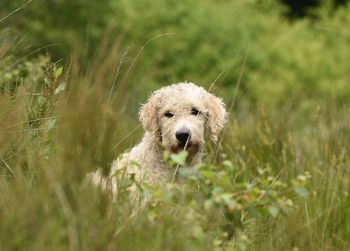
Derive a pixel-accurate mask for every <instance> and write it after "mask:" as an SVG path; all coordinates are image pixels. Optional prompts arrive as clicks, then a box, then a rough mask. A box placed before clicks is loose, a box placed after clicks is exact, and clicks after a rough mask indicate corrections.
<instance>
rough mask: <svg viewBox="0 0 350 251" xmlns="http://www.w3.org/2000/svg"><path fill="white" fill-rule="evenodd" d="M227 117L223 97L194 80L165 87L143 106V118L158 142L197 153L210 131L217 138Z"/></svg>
mask: <svg viewBox="0 0 350 251" xmlns="http://www.w3.org/2000/svg"><path fill="white" fill-rule="evenodd" d="M225 120H226V111H225V106H224V104H223V103H222V101H221V99H219V98H217V97H215V96H214V95H212V94H210V93H208V92H207V91H205V90H204V89H203V88H202V87H199V86H196V85H194V84H191V83H182V84H174V85H170V86H167V87H164V88H161V89H160V90H158V91H156V92H154V93H153V94H152V95H151V96H150V98H149V99H148V101H147V103H146V104H145V105H143V106H142V108H141V110H140V121H141V122H142V124H143V126H144V128H145V130H146V131H148V132H150V133H151V134H152V135H153V138H154V140H155V141H156V142H157V143H158V144H160V145H162V146H163V148H164V149H166V150H168V151H170V152H178V151H180V150H183V149H186V150H187V151H188V152H189V153H190V154H193V155H194V154H195V153H197V152H198V151H200V150H201V149H202V146H203V145H204V135H205V133H206V132H208V134H209V135H210V137H211V139H212V140H213V141H216V140H217V137H218V134H219V132H220V131H221V130H222V128H223V126H224V123H225Z"/></svg>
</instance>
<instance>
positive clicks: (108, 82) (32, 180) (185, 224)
mask: <svg viewBox="0 0 350 251" xmlns="http://www.w3.org/2000/svg"><path fill="white" fill-rule="evenodd" d="M21 4H23V2H22V1H12V0H11V1H6V0H5V3H1V4H0V5H1V8H0V16H1V18H0V20H1V21H0V26H1V27H6V29H2V30H1V32H0V58H1V60H0V176H1V177H0V191H1V192H0V247H1V249H3V250H38V251H41V250H53V251H55V250H152V251H154V250H155V251H157V250H162V251H163V250H181V251H182V250H191V251H195V250H347V249H349V248H350V244H349V243H350V239H349V232H350V229H349V226H350V210H349V208H350V203H349V201H350V199H349V192H348V191H349V184H350V179H349V177H350V176H349V163H350V159H349V154H348V149H349V142H350V128H349V125H350V118H349V93H350V92H349V85H348V77H349V72H348V58H349V51H348V50H347V47H348V45H347V43H348V41H349V38H350V33H349V29H345V28H344V27H345V26H344V24H346V23H348V21H349V16H350V15H349V13H350V7H344V8H340V9H338V10H337V11H336V12H334V13H333V14H332V15H329V12H328V11H327V10H326V8H325V9H320V10H319V13H318V16H319V17H320V18H319V19H318V20H313V21H308V20H302V21H298V22H293V23H290V22H288V21H286V20H285V19H284V18H283V17H282V16H281V15H280V13H282V12H283V8H281V6H280V5H278V4H277V3H276V2H275V1H272V0H271V1H219V2H218V1H211V0H204V1H201V2H199V1H194V0H185V1H183V2H181V3H179V2H176V1H170V0H169V1H168V0H167V1H161V0H152V1H151V0H144V1H136V0H135V1H124V0H121V1H114V0H113V1H112V0H103V1H98V2H97V1H65V0H60V1H51V2H48V1H43V0H35V1H34V0H33V1H31V2H28V4H24V5H23V6H22V7H23V8H21V9H19V10H18V11H16V12H14V13H12V14H10V13H11V12H12V11H14V10H15V9H16V8H18V7H20V6H21ZM9 14H10V15H9ZM7 15H9V16H8V17H6V16H7ZM4 17H6V18H4ZM107 24H110V26H109V28H108V29H107V32H105V31H106V28H107V26H108V25H107ZM27 32H28V33H27ZM104 33H106V34H105V35H106V38H103V37H104V36H103V34H104ZM169 33H172V35H171V34H169ZM162 34H163V35H162ZM100 39H101V40H102V43H101V44H100V43H99V42H98V40H100ZM52 43H54V44H56V43H59V45H58V46H54V47H48V48H47V49H42V50H39V51H36V50H35V49H36V48H42V47H43V46H47V45H50V44H52ZM98 44H100V46H99V45H98ZM143 46H144V47H143ZM99 47H100V49H97V48H99ZM43 50H45V51H46V50H47V52H48V53H47V55H46V56H43V55H38V52H40V53H41V54H42V52H43ZM92 52H93V53H92ZM93 54H94V55H95V56H93ZM61 57H63V59H64V60H63V61H62V62H56V63H53V62H52V60H50V58H54V59H55V58H61ZM245 58H246V59H247V60H246V63H245V64H243V62H244V61H245ZM68 61H69V64H66V63H65V62H68ZM82 61H83V62H82ZM222 71H225V72H224V73H223V74H222V75H220V73H221V72H222ZM241 73H242V78H240V76H241ZM219 75H220V77H219V78H218V80H217V84H216V85H214V92H217V93H221V94H222V95H223V96H224V98H225V101H226V103H227V104H229V103H230V100H231V99H232V96H233V92H234V90H235V88H236V86H235V84H236V83H237V82H238V81H239V79H240V86H239V89H238V90H239V92H238V94H237V99H236V100H235V101H236V103H235V106H234V110H233V111H231V115H230V119H229V122H228V123H227V126H226V127H225V130H224V132H223V135H222V139H221V140H220V141H219V144H218V145H212V144H207V145H206V155H205V156H204V162H203V164H201V165H198V166H196V167H194V168H188V167H185V166H184V164H185V163H186V162H185V159H186V157H187V154H186V152H182V153H179V154H177V155H176V154H173V155H171V154H169V153H164V158H165V159H169V165H170V168H171V169H170V176H171V177H169V182H167V183H166V184H164V185H163V186H161V187H154V186H150V185H147V184H142V183H138V182H136V181H135V177H134V176H133V175H131V176H130V177H126V178H124V179H123V180H122V182H120V185H119V187H118V194H117V195H114V196H111V194H110V193H108V192H107V191H104V190H100V189H98V188H96V187H93V186H89V185H87V184H85V183H84V180H85V178H84V177H86V176H85V175H86V173H88V172H90V171H92V170H96V169H98V168H102V169H103V173H104V174H107V173H108V172H109V167H110V164H111V162H112V161H113V160H114V159H116V158H117V156H119V154H121V153H122V152H123V151H124V150H125V149H127V148H130V147H131V146H133V145H135V143H136V142H137V141H138V140H139V139H140V136H141V134H142V133H143V132H142V129H141V127H140V125H139V122H137V121H136V120H137V109H138V106H139V103H143V102H144V100H145V96H146V95H148V93H149V91H150V90H151V89H152V90H153V89H154V88H156V87H158V86H160V85H164V84H168V83H170V82H175V81H183V80H185V79H186V80H192V81H194V82H199V83H201V84H203V85H204V86H207V87H208V86H209V85H210V83H212V82H213V81H214V80H215V79H216V78H217V76H219ZM228 107H230V106H228ZM135 164H136V163H135ZM174 174H175V175H174ZM172 177H174V179H173V181H172ZM134 186H136V189H137V191H138V192H140V195H141V196H140V198H141V199H140V200H136V199H135V197H133V193H132V189H133V187H134Z"/></svg>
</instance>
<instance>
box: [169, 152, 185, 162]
mask: <svg viewBox="0 0 350 251" xmlns="http://www.w3.org/2000/svg"><path fill="white" fill-rule="evenodd" d="M187 156H188V152H186V151H181V152H179V153H177V154H172V155H171V156H170V158H171V160H173V161H174V162H175V163H176V164H179V165H182V166H184V165H186V158H187Z"/></svg>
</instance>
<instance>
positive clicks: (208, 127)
mask: <svg viewBox="0 0 350 251" xmlns="http://www.w3.org/2000/svg"><path fill="white" fill-rule="evenodd" d="M169 113H170V114H171V115H172V116H171V117H170V115H169ZM226 115H227V113H226V110H225V105H224V103H223V102H222V99H220V98H218V97H216V96H214V95H213V94H210V93H209V92H207V91H206V90H205V89H204V88H202V87H199V86H197V85H195V84H193V83H187V82H185V83H179V84H172V85H169V86H166V87H163V88H161V89H159V90H157V91H155V92H154V93H153V94H152V95H151V96H150V97H149V98H148V100H147V102H146V103H145V104H144V105H142V107H141V109H140V111H139V119H140V121H141V123H142V125H143V127H144V130H145V134H144V136H143V138H142V140H141V142H140V143H139V144H138V145H136V146H135V147H133V148H132V149H131V150H130V151H129V152H127V153H125V154H123V155H122V156H121V158H120V159H118V160H116V161H114V162H113V164H112V168H111V177H113V176H114V175H115V174H116V173H117V172H118V171H120V170H122V169H123V168H126V169H127V171H126V173H134V174H135V177H136V179H137V180H143V181H146V182H149V183H152V184H158V183H160V182H162V181H165V180H166V176H167V173H168V170H167V169H168V167H167V165H166V163H165V162H164V160H163V152H164V150H167V151H169V152H170V153H176V152H179V151H181V150H183V149H184V147H186V150H187V151H188V152H189V156H188V163H187V164H188V165H189V166H192V165H195V164H197V163H200V162H201V159H202V153H203V146H204V143H205V135H206V134H208V135H209V137H210V139H211V140H212V141H214V142H216V141H217V139H218V134H219V133H220V131H221V130H222V129H223V127H224V124H225V122H226V117H227V116H226ZM181 130H188V131H189V132H190V135H191V137H190V138H189V139H188V140H187V142H186V144H185V146H184V144H183V142H182V144H181V142H179V140H178V139H177V137H176V133H177V132H179V131H181ZM135 162H137V163H138V164H139V165H136V164H133V163H135ZM123 173H124V172H123ZM94 179H95V180H96V177H95V178H94ZM104 182H106V181H104ZM111 183H112V186H113V187H114V188H115V187H116V186H115V184H113V180H112V181H111Z"/></svg>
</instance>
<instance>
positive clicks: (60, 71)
mask: <svg viewBox="0 0 350 251" xmlns="http://www.w3.org/2000/svg"><path fill="white" fill-rule="evenodd" d="M62 72H63V67H62V66H61V67H58V68H55V69H54V73H53V74H54V76H55V78H58V77H59V76H61V75H62Z"/></svg>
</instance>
